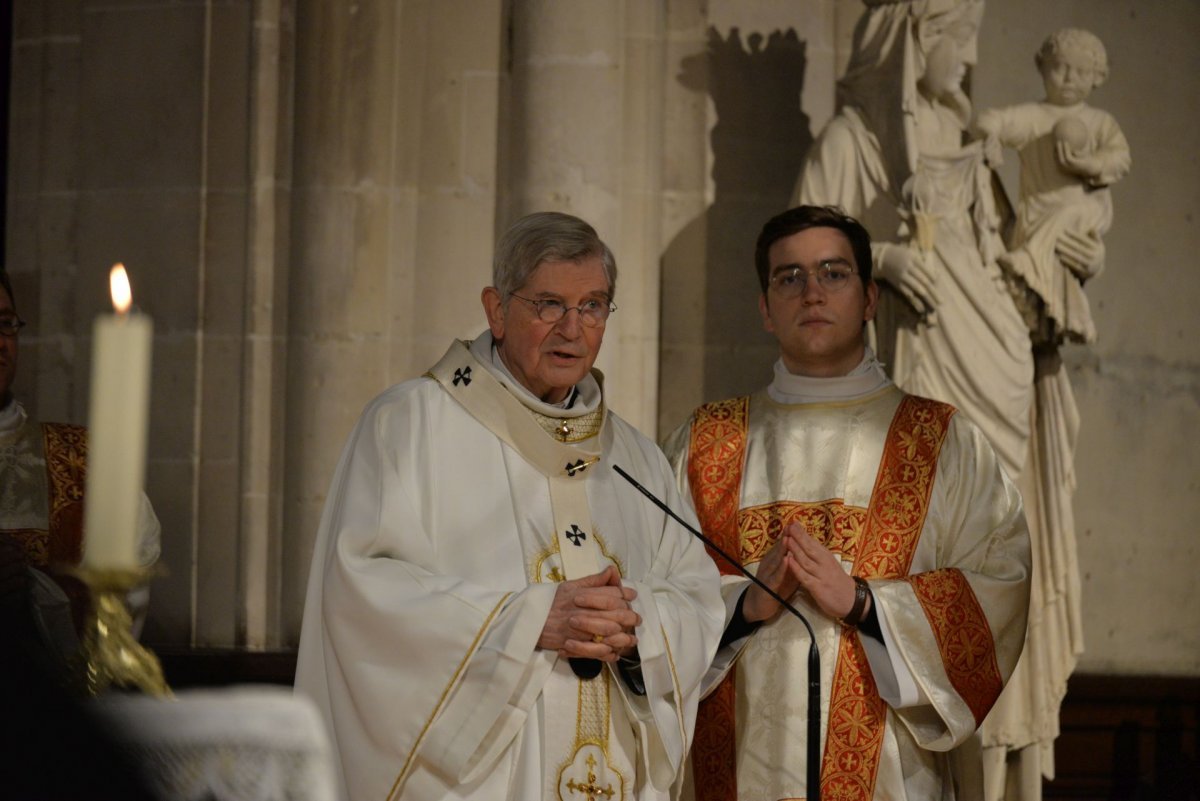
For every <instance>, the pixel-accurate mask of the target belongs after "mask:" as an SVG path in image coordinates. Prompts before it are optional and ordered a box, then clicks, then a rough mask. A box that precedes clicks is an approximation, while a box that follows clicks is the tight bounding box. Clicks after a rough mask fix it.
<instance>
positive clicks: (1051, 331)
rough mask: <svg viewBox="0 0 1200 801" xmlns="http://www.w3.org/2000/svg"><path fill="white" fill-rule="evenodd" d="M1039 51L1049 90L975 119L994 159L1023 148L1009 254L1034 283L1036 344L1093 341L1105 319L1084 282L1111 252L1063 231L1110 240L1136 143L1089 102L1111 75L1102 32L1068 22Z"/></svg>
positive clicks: (1010, 262)
mask: <svg viewBox="0 0 1200 801" xmlns="http://www.w3.org/2000/svg"><path fill="white" fill-rule="evenodd" d="M1035 61H1036V63H1037V66H1038V70H1039V72H1041V74H1042V81H1043V83H1044V85H1045V88H1046V97H1045V99H1044V100H1042V101H1040V102H1036V103H1022V104H1019V105H1015V106H1009V107H1007V108H999V109H991V110H988V111H985V112H983V113H981V114H980V115H979V118H978V120H977V121H976V123H975V126H974V127H975V132H976V134H977V135H979V136H980V137H981V138H983V139H984V140H985V142H986V144H985V153H987V154H988V158H989V161H991V162H992V164H993V166H995V165H996V164H998V163H999V162H1000V159H1001V152H1002V149H1003V148H1013V149H1015V150H1017V152H1018V153H1019V154H1020V160H1021V177H1020V200H1019V203H1018V206H1017V219H1016V226H1015V229H1014V231H1013V235H1012V242H1011V243H1010V246H1009V252H1008V253H1006V254H1004V255H1002V256H1000V258H999V261H1000V263H1001V265H1002V266H1003V267H1005V268H1006V269H1007V270H1008V271H1009V272H1010V274H1012V275H1015V276H1017V277H1018V278H1020V280H1021V281H1022V282H1023V283H1024V285H1025V286H1026V287H1027V289H1028V295H1027V298H1026V302H1025V303H1024V304H1022V305H1023V306H1024V307H1025V308H1024V311H1025V312H1026V317H1027V321H1028V322H1029V323H1030V328H1031V331H1032V335H1033V339H1034V343H1035V344H1058V343H1062V342H1066V341H1070V342H1084V343H1090V342H1094V341H1095V339H1096V329H1095V326H1094V325H1093V323H1092V316H1091V312H1090V310H1089V307H1088V302H1087V298H1086V297H1085V296H1084V294H1083V283H1084V282H1085V281H1086V280H1087V279H1089V278H1091V277H1093V276H1094V275H1095V274H1096V273H1098V272H1099V271H1100V270H1101V269H1102V268H1103V266H1104V262H1103V259H1100V260H1099V261H1096V260H1080V259H1076V258H1073V257H1072V254H1071V253H1070V252H1069V249H1066V248H1064V247H1063V245H1062V240H1063V239H1064V238H1072V237H1073V238H1075V239H1076V240H1078V239H1085V240H1087V239H1090V240H1092V241H1091V243H1090V244H1092V245H1093V247H1094V248H1102V246H1103V242H1102V237H1103V235H1104V234H1105V233H1106V232H1107V231H1108V229H1109V227H1110V226H1111V225H1112V218H1113V211H1112V198H1111V195H1110V193H1109V191H1108V187H1109V186H1110V185H1112V184H1114V183H1116V182H1117V181H1119V180H1120V179H1121V178H1123V177H1124V176H1125V175H1126V173H1128V172H1129V167H1130V163H1131V161H1130V154H1129V144H1128V143H1127V142H1126V140H1125V136H1124V135H1123V134H1122V133H1121V129H1120V127H1119V126H1118V125H1117V121H1116V120H1115V119H1114V118H1113V117H1112V115H1111V114H1109V113H1107V112H1105V111H1102V110H1100V109H1097V108H1093V107H1092V106H1089V105H1088V104H1087V103H1086V102H1085V101H1086V100H1087V98H1088V96H1089V95H1090V94H1091V92H1092V90H1094V89H1095V88H1096V87H1098V86H1100V85H1101V84H1102V83H1104V81H1105V79H1106V78H1107V77H1108V57H1107V54H1106V53H1105V50H1104V45H1103V43H1102V42H1101V41H1100V39H1098V38H1097V37H1096V36H1095V35H1094V34H1092V33H1090V32H1088V31H1085V30H1081V29H1078V28H1063V29H1061V30H1059V31H1056V32H1055V33H1053V34H1051V35H1050V36H1049V37H1047V38H1046V40H1045V42H1043V43H1042V46H1041V48H1040V49H1039V50H1038V53H1037V56H1036V58H1035ZM1099 252H1101V253H1102V252H1103V251H1102V250H1100V251H1099Z"/></svg>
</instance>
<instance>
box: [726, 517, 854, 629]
mask: <svg viewBox="0 0 1200 801" xmlns="http://www.w3.org/2000/svg"><path fill="white" fill-rule="evenodd" d="M755 575H756V576H757V577H758V578H759V579H760V580H761V581H762V582H763V583H764V584H766V585H767V586H768V587H770V588H771V589H772V590H774V591H775V592H776V593H778V594H779V596H780V597H782V598H784V599H790V598H791V597H792V595H794V594H795V593H796V591H797V590H804V591H805V592H806V593H808V595H809V597H810V598H811V599H812V600H813V602H814V603H816V605H817V606H818V607H819V608H820V610H821V611H822V612H824V613H825V614H827V615H829V616H830V617H832V618H835V619H839V620H840V619H841V618H843V617H845V616H846V615H847V614H849V612H850V610H851V609H852V608H853V607H854V579H853V578H851V577H850V574H848V573H847V572H846V571H845V570H844V569H843V568H842V564H841V561H840V560H839V559H838V558H837V557H836V556H834V554H833V552H832V551H830V550H829V549H828V548H826V547H825V546H824V545H822V544H821V543H820V542H818V541H817V540H816V539H815V538H814V537H813V536H812V535H811V534H809V533H808V529H806V528H805V527H804V524H803V523H792V524H791V525H790V526H788V527H787V528H786V529H784V531H783V534H782V536H780V538H779V540H778V542H776V543H775V544H774V545H773V546H772V547H771V550H769V551H767V555H766V556H764V557H763V559H762V561H761V562H759V564H758V572H757V573H756V574H755ZM867 603H868V604H870V603H871V600H870V599H869V598H868V600H867ZM782 608H783V607H782V606H781V605H780V603H779V602H778V601H776V600H775V599H774V598H772V597H771V596H770V595H768V594H767V593H766V592H765V591H763V590H762V589H761V588H760V587H758V585H755V584H752V585H750V588H749V589H748V590H746V596H745V600H744V601H743V602H742V615H743V616H744V617H745V618H746V620H747V621H748V622H751V623H756V622H759V621H763V620H769V619H771V618H773V617H775V616H776V615H778V614H779V611H780V610H781V609H782ZM869 608H870V607H869V606H868V607H866V608H865V609H864V610H863V613H864V614H865V613H866V610H867V609H869Z"/></svg>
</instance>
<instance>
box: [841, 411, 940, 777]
mask: <svg viewBox="0 0 1200 801" xmlns="http://www.w3.org/2000/svg"><path fill="white" fill-rule="evenodd" d="M953 415H954V407H952V406H949V405H947V404H944V403H938V402H937V401H931V400H928V399H926V398H918V397H914V396H911V395H906V396H904V398H903V400H901V401H900V406H899V408H897V409H896V414H895V415H894V416H893V417H892V422H891V426H890V427H889V428H888V434H887V439H886V440H885V442H884V446H883V456H882V458H881V459H880V460H879V472H878V473H877V474H876V476H875V487H874V489H873V490H872V492H871V502H870V506H869V507H868V508H867V519H866V524H865V527H864V529H863V532H862V535H861V536H860V538H859V540H858V547H859V550H858V554H857V556H856V558H855V560H854V568H853V570H852V571H851V572H852V573H853V574H854V575H856V576H862V577H863V578H902V577H904V576H905V575H907V573H908V569H909V566H910V565H911V564H912V559H913V555H914V554H915V553H916V550H917V543H918V541H919V540H920V536H921V528H922V526H923V525H924V523H925V515H926V514H927V513H928V511H929V498H930V496H931V494H932V492H933V477H934V473H935V469H936V467H937V459H938V454H939V453H940V452H941V449H942V442H943V441H944V440H945V438H946V431H947V429H948V428H949V425H950V418H951V417H953ZM885 720H886V708H885V706H884V703H883V700H882V699H881V698H880V697H879V690H878V689H877V688H876V686H875V680H874V678H873V677H872V676H871V670H870V667H869V666H868V665H867V660H866V654H865V653H864V652H863V649H862V644H861V641H860V640H859V638H858V632H857V631H855V630H854V629H850V628H846V629H843V631H842V634H841V638H840V641H839V645H838V660H837V666H836V667H835V668H834V672H833V683H832V685H831V687H830V703H829V721H828V729H827V733H826V736H825V755H824V757H823V758H822V761H821V791H822V794H823V795H826V796H828V797H830V798H837V799H839V800H841V799H845V801H869V800H870V799H871V798H872V797H873V796H874V794H875V778H876V775H877V773H878V771H879V755H880V753H881V751H882V749H883V729H884V721H885Z"/></svg>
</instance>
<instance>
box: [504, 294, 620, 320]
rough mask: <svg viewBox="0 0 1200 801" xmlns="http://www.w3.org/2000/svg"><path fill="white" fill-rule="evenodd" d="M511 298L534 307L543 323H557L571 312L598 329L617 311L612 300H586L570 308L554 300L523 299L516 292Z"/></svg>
mask: <svg viewBox="0 0 1200 801" xmlns="http://www.w3.org/2000/svg"><path fill="white" fill-rule="evenodd" d="M509 296H510V297H514V298H516V299H517V300H523V301H525V302H526V303H528V304H529V305H530V306H533V308H534V311H536V312H537V316H538V319H539V320H541V321H542V322H543V323H557V322H558V321H559V320H561V319H562V318H564V317H566V316H567V312H569V311H572V310H574V311H577V312H579V322H580V323H582V324H583V325H585V326H587V327H588V328H597V327H599V326H602V325H604V323H605V321H606V320H608V315H610V314H612V313H613V312H615V311H616V310H617V304H615V303H613V302H612V301H611V300H585V301H584V302H583V303H581V304H579V305H578V306H568V305H567V304H565V303H563V302H562V301H561V300H552V299H550V298H536V299H535V298H523V297H521V296H520V295H518V294H516V293H515V292H510V293H509Z"/></svg>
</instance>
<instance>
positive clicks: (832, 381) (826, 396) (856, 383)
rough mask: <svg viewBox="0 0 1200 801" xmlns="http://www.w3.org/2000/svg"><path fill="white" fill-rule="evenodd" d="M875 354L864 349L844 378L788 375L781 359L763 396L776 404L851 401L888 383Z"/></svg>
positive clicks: (842, 376)
mask: <svg viewBox="0 0 1200 801" xmlns="http://www.w3.org/2000/svg"><path fill="white" fill-rule="evenodd" d="M891 383H892V381H891V379H890V378H888V377H887V373H885V372H884V371H883V365H881V364H880V363H879V360H878V359H876V358H875V352H874V351H873V350H871V349H870V348H869V347H868V348H864V352H863V358H862V361H861V362H859V363H858V366H857V367H855V368H854V369H853V370H851V371H850V372H849V373H847V374H846V375H840V376H835V377H833V378H814V377H812V376H806V375H795V374H793V373H790V372H788V369H787V367H785V366H784V364H783V359H779V360H778V361H777V362H775V379H774V380H773V381H771V383H770V385H769V386H768V387H767V395H768V396H770V398H771V400H773V401H775V402H776V403H821V402H827V401H840V400H854V399H856V398H862V397H866V396H867V395H870V394H871V393H872V392H876V391H878V390H880V389H883V388H884V387H886V386H888V385H889V384H891Z"/></svg>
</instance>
